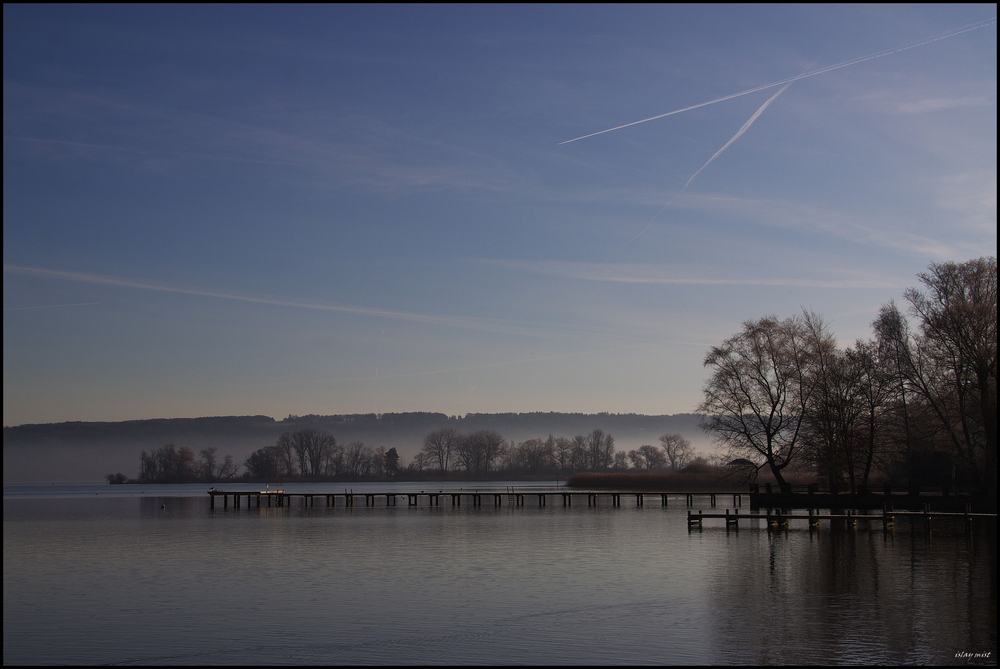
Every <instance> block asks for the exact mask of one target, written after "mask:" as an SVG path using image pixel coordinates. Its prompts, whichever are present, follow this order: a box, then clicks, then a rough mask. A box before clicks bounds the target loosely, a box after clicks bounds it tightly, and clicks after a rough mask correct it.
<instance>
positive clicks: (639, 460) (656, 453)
mask: <svg viewBox="0 0 1000 669" xmlns="http://www.w3.org/2000/svg"><path fill="white" fill-rule="evenodd" d="M664 436H666V435H664ZM661 439H662V437H661ZM628 459H629V460H631V461H632V466H633V467H635V468H636V469H638V470H640V471H656V470H658V469H663V468H664V466H666V464H667V458H666V456H665V455H664V454H663V453H661V452H660V450H659V449H658V448H656V447H655V446H650V445H649V444H643V445H642V446H640V447H639V448H637V449H636V450H634V451H629V452H628Z"/></svg>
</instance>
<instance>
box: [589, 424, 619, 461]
mask: <svg viewBox="0 0 1000 669" xmlns="http://www.w3.org/2000/svg"><path fill="white" fill-rule="evenodd" d="M587 460H588V465H589V466H588V469H592V470H594V471H600V470H602V469H610V468H611V466H612V465H613V464H614V462H615V438H614V437H612V436H611V435H610V434H604V431H603V430H594V431H593V432H591V433H590V435H588V436H587Z"/></svg>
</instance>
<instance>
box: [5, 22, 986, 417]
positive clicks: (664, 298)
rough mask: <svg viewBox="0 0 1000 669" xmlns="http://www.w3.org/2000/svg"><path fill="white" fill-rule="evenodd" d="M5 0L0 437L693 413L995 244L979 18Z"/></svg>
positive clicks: (859, 330)
mask: <svg viewBox="0 0 1000 669" xmlns="http://www.w3.org/2000/svg"><path fill="white" fill-rule="evenodd" d="M3 11H4V26H3V30H4V46H3V49H4V62H3V68H4V102H3V107H4V149H3V160H4V176H3V189H4V203H3V212H4V213H3V216H4V226H3V242H4V246H3V258H4V297H3V302H4V326H3V336H4V344H3V346H4V349H3V360H4V372H3V374H4V409H3V411H4V424H5V425H18V424H23V423H34V422H60V421H66V420H127V419H139V418H154V417H175V416H208V415H244V414H266V415H271V416H275V417H284V416H286V415H288V414H308V413H321V414H336V413H355V412H365V413H367V412H375V413H381V412H393V411H441V412H444V413H448V414H459V415H460V414H464V413H467V412H503V411H574V412H600V411H609V412H616V413H627V412H635V413H646V414H671V413H683V412H690V411H693V410H694V408H695V407H696V406H697V404H698V402H699V401H700V399H701V388H702V384H703V382H704V379H705V377H706V375H705V371H704V369H703V367H702V360H703V358H704V355H705V353H706V351H707V349H708V347H709V346H711V345H713V344H718V343H719V342H721V341H722V340H724V339H725V338H727V337H728V336H730V335H731V334H733V333H734V332H735V331H736V330H738V329H739V327H740V323H741V322H742V321H744V320H746V319H750V318H759V317H761V316H764V315H767V314H776V315H778V316H779V317H787V316H790V315H792V314H794V313H797V312H799V311H801V309H802V308H804V307H805V308H809V309H812V310H814V311H816V312H819V313H820V314H822V315H823V316H824V317H825V318H826V319H827V320H828V321H829V322H830V324H831V326H832V328H833V329H834V331H835V332H836V334H837V336H838V338H839V339H840V341H841V343H842V344H845V345H848V344H850V343H852V342H853V340H854V339H856V338H865V337H868V336H869V335H870V330H869V324H870V322H871V321H872V319H873V318H874V316H875V314H876V313H877V310H878V307H879V306H880V305H881V304H883V303H885V302H887V301H888V300H889V299H893V298H894V299H896V300H897V301H899V300H900V299H901V295H902V292H903V290H904V289H905V288H906V287H908V286H914V285H916V284H917V279H916V274H917V273H918V272H921V271H924V270H925V269H926V268H927V265H928V264H929V263H931V262H941V261H948V260H957V261H964V260H967V259H969V258H975V257H979V256H981V255H995V253H996V241H997V240H996V164H997V157H996V140H997V138H996V118H997V116H996V62H997V57H996V55H997V54H996V23H995V20H992V21H991V19H993V18H994V16H995V12H996V9H995V6H994V5H904V6H899V5H889V6H883V5H847V6H841V5H838V6H823V5H820V6H816V5H805V6H794V5H793V6H787V5H780V6H753V5H750V6H747V5H739V6H719V5H708V6H673V5H667V6H659V5H640V6H618V5H616V6H604V5H582V6H580V5H553V6H544V5H543V6H534V5H526V6H521V5H519V6H497V5H486V6H453V5H445V6H411V5H403V6H378V5H364V6H340V5H337V6H318V7H313V6H296V7H285V6H256V5H254V6H243V7H240V6H237V7H233V6H228V5H227V6H209V7H202V6H128V7H118V6H76V5H74V6H48V5H42V6H37V5H4V10H3ZM906 47H911V48H906ZM868 56H877V57H873V58H868V59H865V57H868ZM840 64H843V65H844V66H843V67H835V68H833V69H829V68H831V66H837V65H840ZM817 72H818V74H817ZM811 73H812V75H811V76H805V77H803V78H798V79H796V77H800V76H801V75H810V74H811ZM788 79H794V80H793V81H791V83H790V85H789V86H788V87H787V88H784V90H782V88H783V85H782V86H772V87H768V88H763V89H760V90H756V91H755V92H751V93H747V94H746V95H740V96H736V97H731V98H729V99H725V100H721V101H719V102H716V103H714V104H709V105H704V106H697V107H695V108H694V109H690V110H688V111H684V112H681V113H678V114H674V115H671V116H666V117H663V118H659V119H656V120H652V121H648V122H646V123H640V124H636V125H631V126H628V127H625V128H621V129H619V130H615V131H613V132H607V133H603V134H600V135H595V136H592V137H588V138H586V139H581V140H579V141H575V142H569V143H563V142H566V141H567V140H571V139H574V138H577V137H581V136H584V135H588V134H591V133H595V132H599V131H601V130H605V129H608V128H613V127H617V126H621V125H624V124H628V123H631V122H634V121H638V120H642V119H647V118H650V117H654V116H658V115H661V114H665V113H667V112H671V111H674V110H679V109H684V108H687V107H692V106H695V105H700V104H701V103H705V102H709V101H713V100H718V99H720V98H727V97H729V96H731V95H733V94H735V93H741V92H744V91H751V90H754V89H758V88H759V87H762V86H765V85H768V84H772V83H775V82H781V81H785V80H788ZM779 91H780V94H779V95H777V97H774V96H775V94H777V93H779ZM772 98H773V99H772ZM769 100H770V104H766V105H765V103H767V102H768V101H769ZM751 121H752V122H751ZM741 130H742V134H740V132H741ZM734 137H735V138H736V139H735V141H732V140H733V139H734ZM731 141H732V143H730V142H731ZM727 144H728V145H727ZM724 147H725V150H724V151H722V152H721V153H719V151H720V149H723V148H724ZM713 156H715V157H714V159H712V158H713ZM710 159H712V160H711V162H709V160H710ZM706 163H708V164H707V165H706ZM699 170H701V171H699ZM694 175H697V176H695V177H694V179H692V178H691V177H692V176H694Z"/></svg>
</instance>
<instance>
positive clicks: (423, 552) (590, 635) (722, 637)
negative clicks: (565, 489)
mask: <svg viewBox="0 0 1000 669" xmlns="http://www.w3.org/2000/svg"><path fill="white" fill-rule="evenodd" d="M458 485H464V487H475V484H456V486H455V487H457V486H458ZM426 486H427V484H401V485H397V486H396V487H397V488H399V490H401V491H402V490H406V489H411V490H414V491H415V490H420V489H425V488H426ZM350 487H352V488H353V489H354V491H355V492H364V491H365V490H372V489H373V488H374V489H385V486H384V485H375V484H350ZM297 488H298V489H301V490H306V489H312V490H315V491H323V490H327V491H330V492H335V491H342V490H343V484H340V485H339V487H338V486H337V485H335V484H329V485H320V484H301V485H300V486H298V487H297ZM293 489H296V487H293V486H286V490H289V491H291V490H293ZM205 490H206V486H204V485H197V486H159V487H156V486H145V487H143V488H141V494H140V488H138V487H136V486H100V485H92V486H90V485H79V486H65V485H63V486H4V537H3V565H4V566H3V660H4V664H60V663H61V664H68V663H70V664H255V663H258V664H259V663H266V664H295V663H302V664H595V665H603V664H793V663H805V664H810V663H812V664H841V663H856V664H899V663H916V664H953V665H954V664H994V665H995V664H996V639H997V636H996V605H997V600H996V525H995V522H994V523H992V524H989V525H986V524H985V523H984V524H982V525H977V526H976V527H975V529H974V531H973V534H972V535H971V536H967V535H966V534H965V533H964V531H963V528H962V527H961V526H960V525H959V526H956V527H952V526H950V525H948V524H946V523H941V524H939V526H938V527H936V528H935V531H934V533H933V534H931V535H927V534H926V533H924V531H923V529H922V526H919V525H918V526H914V527H913V528H911V527H909V526H908V525H906V524H904V525H902V526H899V527H897V529H896V531H895V532H894V533H893V534H891V535H885V534H883V532H882V531H881V528H880V527H879V526H876V527H875V528H873V529H872V530H868V529H867V528H859V529H858V530H857V531H833V530H831V529H830V528H829V527H827V526H826V524H824V526H823V527H822V528H821V529H820V530H819V531H813V532H810V531H809V530H808V529H807V527H806V526H805V523H803V524H802V526H801V527H798V526H796V525H794V523H793V525H792V527H791V529H789V530H788V531H783V532H769V531H768V530H767V529H766V528H765V527H763V526H761V527H756V528H753V527H749V526H745V527H744V528H743V529H741V530H739V531H738V532H733V531H730V532H728V533H727V532H726V530H725V527H724V523H723V522H722V521H719V525H718V526H711V525H710V521H706V523H705V529H703V530H701V531H697V530H695V531H692V532H689V531H688V529H687V524H686V508H685V507H684V501H683V498H679V499H677V500H671V503H670V506H669V507H668V508H667V509H663V508H661V507H660V504H659V499H658V498H655V504H654V503H652V500H653V499H654V498H650V499H649V500H647V505H646V506H645V507H643V508H636V507H635V506H634V502H633V505H629V503H628V501H632V499H631V498H626V497H623V500H622V506H621V507H619V508H613V507H611V506H610V504H608V503H607V502H602V506H600V507H599V508H596V509H595V508H588V507H587V506H586V504H583V505H581V504H580V503H579V502H580V500H579V498H578V500H577V505H576V506H573V507H571V508H569V509H566V508H563V507H562V505H561V502H557V503H556V504H554V505H553V504H552V501H551V500H550V506H547V507H541V508H539V507H537V506H536V505H535V504H536V502H535V499H536V498H532V497H530V496H529V497H528V498H527V502H526V505H525V506H524V507H510V506H506V505H505V506H503V507H500V508H494V507H493V506H492V504H491V500H492V498H488V499H487V500H484V504H483V506H482V507H481V508H474V507H472V506H471V505H469V503H468V502H467V501H466V502H464V503H463V506H461V507H458V508H454V507H451V506H450V498H446V499H442V506H440V507H427V506H419V507H415V508H414V507H408V506H406V504H405V498H404V499H402V500H401V505H400V506H396V507H393V506H388V507H386V506H384V504H385V502H384V498H383V500H380V501H379V505H378V506H375V507H365V506H356V507H354V508H350V509H348V508H344V507H343V506H338V507H334V508H327V507H325V506H322V504H323V500H322V499H320V500H318V502H317V503H318V505H317V506H316V507H302V506H300V504H301V502H299V501H296V502H295V503H294V504H293V505H292V506H291V507H286V508H271V509H268V508H266V507H265V508H263V509H256V508H252V509H247V508H246V506H245V505H244V507H243V508H242V509H241V510H238V511H237V510H233V509H232V507H231V506H230V508H229V509H228V510H222V509H221V508H217V509H215V510H214V511H213V510H211V509H210V508H209V501H208V497H207V495H205ZM95 493H100V494H99V495H98V494H95ZM556 499H558V498H556ZM720 499H721V498H720ZM421 503H422V504H423V503H424V502H423V501H422V502H421ZM722 506H724V505H723V504H722V503H721V502H720V510H721V507H722ZM695 508H698V505H697V504H696V507H695ZM962 653H969V654H974V653H979V654H986V653H988V654H989V657H988V658H982V657H981V658H978V659H977V658H974V657H973V658H965V657H961V656H957V654H962Z"/></svg>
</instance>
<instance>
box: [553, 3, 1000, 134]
mask: <svg viewBox="0 0 1000 669" xmlns="http://www.w3.org/2000/svg"><path fill="white" fill-rule="evenodd" d="M996 22H997V19H996V17H995V16H994V17H993V18H991V19H985V20H983V21H979V22H977V23H970V24H969V25H967V26H963V27H961V28H956V29H955V30H951V31H949V32H946V33H942V34H940V35H936V36H934V37H931V38H929V39H926V40H924V41H922V42H918V43H916V44H909V45H907V46H902V47H898V48H896V49H890V50H889V51H880V52H878V53H873V54H870V55H867V56H861V57H860V58H855V59H853V60H847V61H844V62H842V63H837V64H836V65H830V66H828V67H824V68H820V69H818V70H816V71H815V72H809V73H806V74H800V75H798V76H795V77H790V78H788V79H782V80H781V81H775V82H772V83H770V84H764V85H763V86H757V87H756V88H751V89H748V90H745V91H740V92H739V93H732V94H731V95H725V96H723V97H721V98H715V99H714V100H709V101H708V102H701V103H699V104H696V105H691V106H690V107H684V108H683V109H676V110H674V111H671V112H667V113H666V114H659V115H657V116H650V117H649V118H644V119H642V120H641V121H632V122H631V123H626V124H625V125H619V126H615V127H614V128H608V129H607V130H601V131H599V132H592V133H590V134H589V135H583V136H582V137H576V138H574V139H567V140H566V141H565V142H559V145H562V144H569V143H571V142H578V141H580V140H581V139H587V138H588V137H596V136H597V135H603V134H605V133H608V132H614V131H615V130H621V129H622V128H629V127H631V126H633V125H639V124H640V123H648V122H649V121H655V120H656V119H660V118H665V117H667V116H673V115H674V114H680V113H682V112H686V111H691V110H692V109H698V108H700V107H707V106H708V105H714V104H715V103H717V102H725V101H726V100H732V99H733V98H738V97H741V96H743V95H750V94H751V93H756V92H757V91H763V90H765V89H768V88H774V87H775V86H781V85H782V84H790V83H792V82H793V81H798V80H799V79H808V78H809V77H815V76H817V75H820V74H826V73H827V72H832V71H834V70H839V69H841V68H844V67H850V66H851V65H857V64H858V63H864V62H866V61H869V60H875V59H876V58H883V57H885V56H891V55H892V54H894V53H900V52H902V51H909V50H910V49H916V48H917V47H921V46H925V45H927V44H931V43H933V42H938V41H941V40H943V39H948V38H949V37H955V36H957V35H961V34H962V33H967V32H971V31H973V30H978V29H980V28H985V27H986V26H990V25H994V24H995V23H996Z"/></svg>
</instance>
